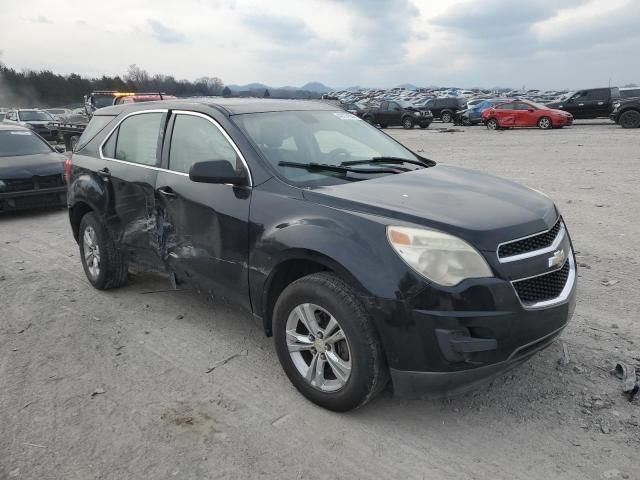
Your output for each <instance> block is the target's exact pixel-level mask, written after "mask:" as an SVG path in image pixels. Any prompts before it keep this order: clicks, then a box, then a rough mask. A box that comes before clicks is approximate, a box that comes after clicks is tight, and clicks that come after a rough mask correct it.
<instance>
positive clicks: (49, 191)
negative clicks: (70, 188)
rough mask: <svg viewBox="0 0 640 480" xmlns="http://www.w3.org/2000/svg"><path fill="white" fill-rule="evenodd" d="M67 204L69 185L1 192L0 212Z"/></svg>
mask: <svg viewBox="0 0 640 480" xmlns="http://www.w3.org/2000/svg"><path fill="white" fill-rule="evenodd" d="M66 205H67V187H66V186H62V187H52V188H40V189H34V190H24V191H17V192H6V193H2V192H0V212H10V211H15V210H27V209H31V208H59V207H65V206H66Z"/></svg>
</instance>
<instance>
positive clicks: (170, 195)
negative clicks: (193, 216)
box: [158, 187, 176, 198]
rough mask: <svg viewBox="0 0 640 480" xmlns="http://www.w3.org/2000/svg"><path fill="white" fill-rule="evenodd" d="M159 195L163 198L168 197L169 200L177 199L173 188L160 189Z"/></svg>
mask: <svg viewBox="0 0 640 480" xmlns="http://www.w3.org/2000/svg"><path fill="white" fill-rule="evenodd" d="M158 193H159V194H160V195H162V196H163V197H167V198H175V197H176V192H174V191H173V189H172V188H171V187H162V188H159V189H158Z"/></svg>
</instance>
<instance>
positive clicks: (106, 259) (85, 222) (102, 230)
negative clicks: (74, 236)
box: [78, 213, 127, 290]
mask: <svg viewBox="0 0 640 480" xmlns="http://www.w3.org/2000/svg"><path fill="white" fill-rule="evenodd" d="M78 243H79V246H80V258H81V261H82V267H83V268H84V273H85V274H86V275H87V279H88V280H89V282H91V285H93V286H94V287H95V288H97V289H99V290H106V289H108V288H115V287H119V286H120V285H122V284H124V283H125V282H126V280H127V264H126V262H125V260H124V258H123V257H122V253H121V252H120V250H119V249H118V248H116V245H115V243H114V241H113V239H112V237H111V235H110V233H109V231H108V230H107V228H106V227H105V226H104V225H103V224H102V222H100V220H99V219H98V217H97V216H96V215H95V214H94V213H87V214H86V215H85V216H84V217H82V220H81V221H80V229H79V231H78Z"/></svg>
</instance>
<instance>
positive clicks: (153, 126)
mask: <svg viewBox="0 0 640 480" xmlns="http://www.w3.org/2000/svg"><path fill="white" fill-rule="evenodd" d="M162 116H163V114H162V113H143V114H139V115H133V116H131V117H129V118H127V119H126V120H124V121H123V122H122V123H121V124H120V127H119V128H118V130H119V132H118V138H117V141H116V146H115V147H116V148H115V150H116V153H115V157H113V158H117V159H118V160H126V161H127V162H133V163H140V164H142V165H154V166H155V165H157V158H156V153H157V150H158V135H159V133H160V122H161V121H162Z"/></svg>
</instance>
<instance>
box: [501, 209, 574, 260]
mask: <svg viewBox="0 0 640 480" xmlns="http://www.w3.org/2000/svg"><path fill="white" fill-rule="evenodd" d="M561 228H562V219H560V218H559V219H558V221H557V222H556V224H555V225H554V226H553V227H552V228H551V229H550V230H547V231H546V232H542V233H539V234H536V235H532V236H530V237H527V238H522V239H520V240H514V241H512V242H506V243H503V244H501V245H500V246H499V247H498V258H500V259H503V258H508V257H514V256H516V255H522V254H525V253H529V252H534V251H536V250H542V249H544V248H548V247H550V246H551V245H552V244H553V241H554V240H555V239H556V237H557V236H558V233H559V232H560V229H561Z"/></svg>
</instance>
